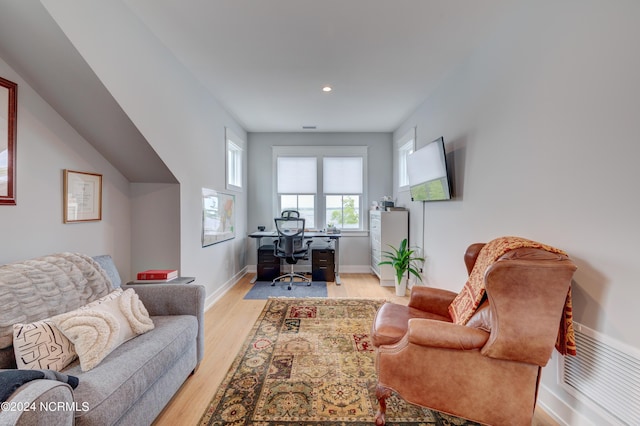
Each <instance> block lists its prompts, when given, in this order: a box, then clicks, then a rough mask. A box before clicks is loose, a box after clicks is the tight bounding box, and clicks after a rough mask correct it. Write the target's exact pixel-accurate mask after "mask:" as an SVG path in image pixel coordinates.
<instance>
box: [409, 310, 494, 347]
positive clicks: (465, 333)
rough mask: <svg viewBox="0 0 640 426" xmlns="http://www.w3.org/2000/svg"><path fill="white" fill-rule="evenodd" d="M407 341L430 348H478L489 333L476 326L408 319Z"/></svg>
mask: <svg viewBox="0 0 640 426" xmlns="http://www.w3.org/2000/svg"><path fill="white" fill-rule="evenodd" d="M407 335H408V342H409V343H413V344H415V345H419V346H430V347H432V348H443V349H456V350H465V351H466V350H472V349H480V348H482V347H483V346H484V344H485V343H486V342H487V340H488V339H489V333H487V332H486V331H483V330H479V329H477V328H472V327H467V326H464V325H458V324H454V323H449V322H443V321H438V320H431V319H422V318H413V319H410V320H409V329H408V332H407Z"/></svg>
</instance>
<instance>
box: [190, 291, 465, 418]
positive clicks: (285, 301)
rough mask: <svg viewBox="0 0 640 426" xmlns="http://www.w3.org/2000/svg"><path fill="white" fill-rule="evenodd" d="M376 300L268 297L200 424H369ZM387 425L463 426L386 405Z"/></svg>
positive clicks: (373, 406)
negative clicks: (371, 332)
mask: <svg viewBox="0 0 640 426" xmlns="http://www.w3.org/2000/svg"><path fill="white" fill-rule="evenodd" d="M382 303H384V301H381V300H366V299H322V298H304V299H294V298H272V299H269V300H267V302H266V306H265V308H264V310H263V311H262V313H261V314H260V316H259V317H258V319H257V321H256V323H255V324H254V326H253V328H252V330H251V332H250V333H249V336H248V337H247V339H246V341H245V342H244V343H243V345H242V348H241V349H240V352H239V353H238V355H237V356H236V358H235V360H234V361H233V364H232V365H231V367H230V369H229V371H228V373H227V375H226V377H225V378H224V380H223V381H222V383H221V384H220V387H219V388H218V390H217V392H216V394H215V395H214V397H213V399H212V400H211V402H210V403H209V406H208V407H207V410H206V411H205V413H204V414H203V415H202V418H201V419H200V423H199V424H200V425H254V426H258V425H259V426H276V425H309V426H310V425H371V424H373V423H374V418H375V414H376V412H377V409H378V403H377V400H376V398H375V386H376V370H375V366H374V360H375V352H374V347H373V345H372V343H371V338H370V330H371V324H372V321H373V318H374V315H375V313H376V311H377V309H378V308H379V307H380V306H381V305H382ZM386 420H387V424H388V425H407V426H408V425H425V426H426V425H438V426H444V425H470V424H475V423H470V422H467V421H465V420H462V419H459V418H456V417H451V416H447V415H445V414H441V413H438V412H434V411H430V410H427V409H423V408H420V407H417V406H415V405H412V404H409V403H407V402H405V401H403V400H402V399H400V398H399V397H398V396H397V395H393V396H392V397H390V398H389V399H388V400H387V414H386Z"/></svg>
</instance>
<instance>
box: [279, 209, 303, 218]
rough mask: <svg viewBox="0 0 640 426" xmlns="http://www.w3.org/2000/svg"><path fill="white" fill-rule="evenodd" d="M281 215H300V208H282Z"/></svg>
mask: <svg viewBox="0 0 640 426" xmlns="http://www.w3.org/2000/svg"><path fill="white" fill-rule="evenodd" d="M280 217H300V212H299V211H298V210H282V213H280Z"/></svg>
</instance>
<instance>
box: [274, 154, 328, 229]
mask: <svg viewBox="0 0 640 426" xmlns="http://www.w3.org/2000/svg"><path fill="white" fill-rule="evenodd" d="M276 161H277V166H276V167H277V182H278V184H277V191H278V196H279V200H278V204H279V210H278V213H279V212H281V211H282V210H298V211H299V212H300V217H302V218H304V219H305V226H307V227H314V226H315V223H316V214H315V212H316V208H315V199H316V191H317V185H316V182H317V179H318V173H317V160H316V158H315V157H278V158H277V160H276Z"/></svg>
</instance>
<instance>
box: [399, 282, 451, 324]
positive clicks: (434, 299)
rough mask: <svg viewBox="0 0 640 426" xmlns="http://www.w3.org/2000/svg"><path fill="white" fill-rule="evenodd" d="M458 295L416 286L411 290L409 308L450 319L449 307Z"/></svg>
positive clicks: (439, 289)
mask: <svg viewBox="0 0 640 426" xmlns="http://www.w3.org/2000/svg"><path fill="white" fill-rule="evenodd" d="M457 295H458V294H457V293H454V292H453V291H449V290H445V289H442V288H434V287H421V286H416V287H413V288H412V289H411V297H410V299H409V307H411V308H416V309H419V310H421V311H425V312H432V313H434V314H438V315H440V316H443V317H445V318H450V317H451V315H450V314H449V305H450V304H451V302H453V299H455V297H456V296H457Z"/></svg>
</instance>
